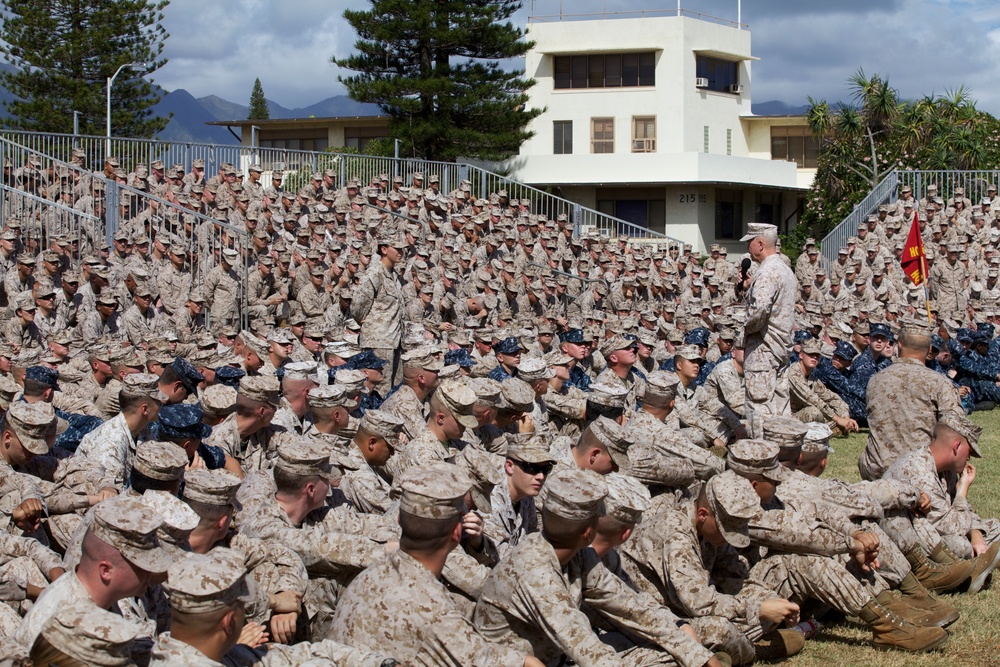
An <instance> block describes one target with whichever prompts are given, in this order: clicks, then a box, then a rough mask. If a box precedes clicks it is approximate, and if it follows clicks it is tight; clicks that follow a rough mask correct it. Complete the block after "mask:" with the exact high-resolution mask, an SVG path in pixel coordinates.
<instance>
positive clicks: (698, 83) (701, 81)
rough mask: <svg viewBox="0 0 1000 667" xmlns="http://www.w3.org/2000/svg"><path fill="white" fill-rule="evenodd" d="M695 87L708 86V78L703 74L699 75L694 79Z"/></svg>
mask: <svg viewBox="0 0 1000 667" xmlns="http://www.w3.org/2000/svg"><path fill="white" fill-rule="evenodd" d="M694 87H695V88H708V79H706V78H705V77H703V76H699V77H698V78H697V79H695V80H694Z"/></svg>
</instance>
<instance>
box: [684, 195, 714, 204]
mask: <svg viewBox="0 0 1000 667" xmlns="http://www.w3.org/2000/svg"><path fill="white" fill-rule="evenodd" d="M677 201H678V202H680V203H681V204H705V203H707V202H708V195H696V194H690V195H677Z"/></svg>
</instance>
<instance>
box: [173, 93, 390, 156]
mask: <svg viewBox="0 0 1000 667" xmlns="http://www.w3.org/2000/svg"><path fill="white" fill-rule="evenodd" d="M267 108H268V111H270V113H271V118H272V120H273V119H281V118H310V117H316V118H324V117H329V116H377V115H378V114H379V113H380V111H379V108H378V107H377V106H376V105H374V104H362V103H361V102H355V101H354V100H352V99H351V98H350V97H347V96H346V95H334V96H333V97H328V98H326V99H325V100H321V101H319V102H317V103H316V104H311V105H309V106H307V107H299V108H296V109H289V108H287V107H283V106H281V105H280V104H278V103H277V102H274V101H272V100H268V101H267ZM154 109H155V110H156V112H157V113H159V114H160V115H164V116H165V115H167V114H169V113H171V112H172V113H173V114H174V116H173V118H171V119H170V123H168V124H167V127H166V129H164V130H163V131H162V132H160V134H159V135H158V136H157V138H158V139H162V140H164V141H200V142H206V143H216V144H233V143H238V140H237V139H236V137H234V136H233V135H232V134H230V132H229V130H227V129H226V128H225V127H221V126H216V125H206V124H205V123H208V122H216V121H223V120H242V119H245V118H246V117H247V113H248V112H249V110H250V109H249V107H247V106H245V105H243V104H237V103H236V102H230V101H229V100H225V99H222V98H221V97H219V96H217V95H207V96H205V97H198V98H196V97H194V96H193V95H192V94H191V93H189V92H188V91H186V90H184V89H183V88H179V89H177V90H174V91H171V92H169V93H167V94H166V95H164V96H163V98H162V99H161V100H160V102H159V104H157V105H156V106H155V107H154ZM237 132H238V130H237Z"/></svg>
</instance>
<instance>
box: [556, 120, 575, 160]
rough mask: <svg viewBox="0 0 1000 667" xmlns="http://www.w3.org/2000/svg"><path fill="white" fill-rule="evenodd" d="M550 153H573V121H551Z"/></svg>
mask: <svg viewBox="0 0 1000 667" xmlns="http://www.w3.org/2000/svg"><path fill="white" fill-rule="evenodd" d="M552 144H553V145H552V154H553V155H571V154H572V153H573V121H571V120H554V121H552Z"/></svg>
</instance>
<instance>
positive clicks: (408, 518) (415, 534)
mask: <svg viewBox="0 0 1000 667" xmlns="http://www.w3.org/2000/svg"><path fill="white" fill-rule="evenodd" d="M461 521H462V517H461V515H459V516H454V517H451V518H448V519H428V518H426V517H422V516H417V515H415V514H410V513H409V512H404V511H402V510H400V512H399V527H400V528H401V529H402V535H401V536H400V538H399V545H400V547H402V548H404V549H406V550H411V551H422V552H428V553H429V552H434V551H437V550H439V549H441V548H443V547H444V546H445V545H446V544H447V543H448V540H449V539H450V538H451V534H452V531H454V530H455V526H456V525H458V524H459V523H460V522H461Z"/></svg>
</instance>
